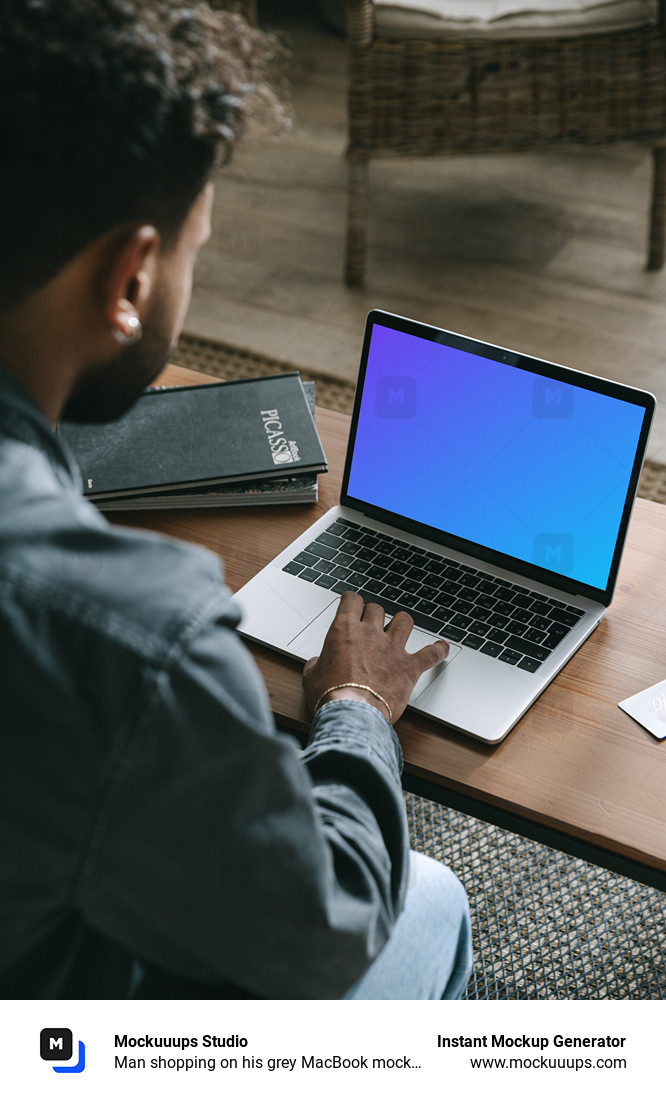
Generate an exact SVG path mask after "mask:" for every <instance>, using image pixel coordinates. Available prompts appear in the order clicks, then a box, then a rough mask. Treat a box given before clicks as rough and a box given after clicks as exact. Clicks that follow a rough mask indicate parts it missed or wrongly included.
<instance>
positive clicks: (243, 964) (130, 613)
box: [0, 0, 470, 998]
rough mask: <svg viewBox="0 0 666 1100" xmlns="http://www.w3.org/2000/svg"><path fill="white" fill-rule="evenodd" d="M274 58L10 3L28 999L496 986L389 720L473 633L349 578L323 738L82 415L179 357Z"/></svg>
mask: <svg viewBox="0 0 666 1100" xmlns="http://www.w3.org/2000/svg"><path fill="white" fill-rule="evenodd" d="M266 49H267V47H266V40H265V39H264V38H263V37H262V36H261V35H260V34H259V33H258V32H256V31H252V30H250V29H249V28H247V27H246V26H245V24H244V23H243V22H242V21H241V20H239V19H238V18H236V17H221V16H220V17H218V16H214V15H212V13H210V12H209V11H208V10H207V9H203V8H199V7H193V8H190V9H188V10H183V9H180V8H179V7H178V6H177V5H174V4H173V3H171V2H169V0H6V2H5V10H4V12H3V27H2V30H0V148H1V149H2V156H3V162H4V163H3V170H2V173H0V197H1V199H2V202H1V204H0V210H1V211H2V213H1V215H0V217H1V219H2V220H1V224H2V242H1V243H2V247H1V248H0V365H1V369H0V589H1V592H2V598H1V600H0V652H1V656H2V677H3V688H2V700H3V702H2V718H1V720H0V722H1V731H2V742H1V743H2V757H3V767H2V771H1V772H0V775H1V778H0V994H1V995H3V996H5V997H21V998H23V997H77V998H81V997H83V998H86V997H124V996H128V995H132V994H136V995H144V996H249V997H281V998H303V997H316V998H324V997H335V998H338V997H440V996H445V997H455V996H459V995H460V994H461V992H462V990H463V989H464V985H465V982H466V979H467V977H468V973H469V966H470V963H469V919H468V914H467V908H466V901H465V898H464V894H463V891H462V888H461V887H460V885H459V884H458V883H457V880H455V878H454V877H453V876H452V875H451V874H450V872H448V871H447V870H446V869H445V868H443V867H442V866H441V865H439V864H436V863H434V861H429V860H425V858H424V857H420V858H419V859H415V858H414V857H412V859H411V861H410V859H409V853H408V850H407V839H406V838H407V830H406V820H405V811H404V803H403V800H402V795H401V787H400V779H399V775H400V763H401V760H400V749H399V746H398V742H397V739H396V737H395V734H394V732H393V730H392V728H391V725H390V724H389V719H390V720H392V721H394V720H395V719H396V718H398V717H399V715H400V713H401V712H402V710H403V709H404V707H405V706H406V703H407V700H408V698H409V695H410V691H411V688H412V686H413V684H414V683H415V681H416V679H417V678H418V676H419V675H420V674H421V673H422V672H423V671H424V670H425V669H427V668H430V667H432V666H433V665H435V664H436V663H437V662H438V661H439V660H441V659H442V658H443V657H444V656H445V654H446V649H447V646H446V643H444V642H436V643H434V644H433V645H431V646H427V647H426V648H425V649H423V650H422V651H421V652H420V653H418V654H411V655H410V654H408V653H407V652H406V650H405V642H406V639H407V637H408V635H409V632H410V628H411V620H410V619H409V617H408V616H407V615H405V614H400V615H397V616H396V617H395V618H394V619H393V621H392V622H391V624H390V625H389V627H388V628H387V629H386V630H384V615H383V612H382V611H381V609H380V608H379V607H378V606H375V605H368V606H364V604H363V601H362V600H361V598H360V597H359V596H357V595H355V594H346V595H345V596H344V597H343V599H342V600H341V603H340V610H339V613H338V616H337V618H336V620H335V622H334V624H333V627H332V628H331V632H330V634H329V636H328V638H327V639H326V643H325V646H324V649H323V652H322V654H321V656H320V658H319V659H317V660H316V661H313V662H310V664H309V665H308V667H307V668H306V670H305V674H304V690H305V692H306V698H307V700H308V702H309V704H310V706H311V708H312V709H313V710H315V711H316V713H315V715H314V719H313V723H312V730H311V735H310V740H309V744H308V747H307V748H306V750H305V752H303V753H302V754H301V753H299V751H298V749H297V747H296V746H295V745H294V743H293V742H292V740H291V739H290V738H288V737H286V736H283V735H281V734H279V733H278V732H277V731H276V730H275V728H274V724H273V719H272V716H271V713H270V710H269V707H268V702H267V698H266V693H265V689H264V687H263V684H262V683H261V681H260V678H259V675H258V672H257V670H256V668H255V667H254V665H253V664H252V661H251V660H250V658H249V656H248V654H247V652H246V651H245V650H244V648H243V646H242V644H241V643H240V641H239V639H238V637H237V635H236V633H235V628H236V625H237V621H238V615H237V612H236V610H235V609H234V607H233V605H232V603H231V602H230V599H229V593H228V590H227V589H225V587H224V585H223V583H222V580H221V576H220V563H219V562H218V560H217V559H216V558H215V557H214V556H213V555H212V554H209V553H208V552H205V551H203V550H201V549H199V548H195V547H191V546H186V545H184V544H181V543H178V542H176V541H175V540H167V539H163V538H158V537H156V536H151V535H149V534H142V533H137V532H134V531H130V530H124V529H123V528H120V527H112V526H110V525H109V524H108V523H107V522H106V521H105V520H104V518H103V517H102V516H101V515H100V514H99V513H98V512H97V511H96V510H95V509H94V508H93V507H92V506H91V505H90V504H89V503H87V502H86V501H84V499H83V498H82V496H81V494H80V477H79V474H78V472H77V470H76V469H75V467H74V465H73V462H72V460H71V458H70V457H69V455H68V454H67V452H66V451H65V450H63V448H62V446H61V445H60V442H59V439H58V437H56V436H55V435H54V433H53V430H52V429H53V425H54V424H55V423H56V421H57V420H58V419H59V418H60V417H61V416H63V415H66V416H68V417H70V418H73V419H83V420H92V421H95V420H110V419H113V418H114V417H117V416H118V415H119V414H120V413H122V412H123V411H124V410H125V409H127V408H128V407H129V405H130V404H131V403H132V401H133V400H134V399H135V398H136V396H137V395H138V393H139V392H140V391H141V390H142V389H143V388H144V387H145V386H146V385H147V384H148V383H149V382H150V381H151V380H152V379H153V378H154V377H155V376H156V374H157V373H158V372H159V370H160V369H161V368H162V366H163V365H164V363H165V362H166V361H167V360H168V358H169V355H170V352H171V350H172V349H173V347H174V345H175V342H176V339H177V337H178V334H179V332H180V329H181V326H182V324H183V320H184V317H185V312H186V309H187V304H188V301H189V296H190V289H191V280H192V270H193V265H194V262H195V258H196V254H197V252H198V250H199V249H200V247H201V246H202V244H203V243H204V242H205V240H206V238H207V235H208V233H209V230H210V210H211V199H212V184H211V182H210V181H211V176H212V173H213V170H214V168H215V166H216V163H217V159H218V156H219V152H220V149H221V150H222V152H223V154H225V155H227V156H228V155H229V153H230V150H231V147H232V145H233V142H234V140H235V137H236V136H237V135H238V133H239V131H240V127H241V113H242V112H241V101H240V98H239V97H240V96H241V95H242V94H243V92H244V90H245V89H246V87H247V85H248V83H249V82H250V81H251V80H254V91H253V93H252V95H253V96H254V107H252V106H251V102H252V100H251V99H248V104H247V106H246V108H245V113H246V115H248V116H249V115H250V113H251V111H252V110H254V111H255V112H259V111H263V112H264V113H266V112H267V111H268V110H269V109H272V110H273V111H274V112H275V111H277V110H279V105H277V103H276V102H275V101H272V100H271V94H270V92H269V90H268V89H267V88H266V86H265V85H264V84H263V83H262V82H261V79H260V78H257V76H256V75H255V74H253V73H252V71H251V63H250V61H249V60H248V58H253V57H256V56H257V55H258V54H261V53H262V52H265V51H266ZM271 104H272V108H271ZM350 685H355V686H350ZM410 862H411V864H412V871H411V878H410V877H409V876H410V867H409V865H410ZM408 879H409V889H407V885H408ZM405 897H406V898H407V901H406V906H405V909H404V912H403V913H402V916H401V915H400V914H401V910H402V908H403V905H404V904H405Z"/></svg>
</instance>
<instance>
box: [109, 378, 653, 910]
mask: <svg viewBox="0 0 666 1100" xmlns="http://www.w3.org/2000/svg"><path fill="white" fill-rule="evenodd" d="M192 380H197V381H207V382H210V381H211V379H210V378H208V377H206V376H202V375H197V374H194V373H193V372H191V371H184V370H182V369H181V368H174V367H169V368H167V371H166V372H165V375H164V377H163V378H161V379H160V381H164V382H168V383H183V382H192ZM317 424H318V427H319V432H320V435H321V437H322V441H323V444H324V448H325V450H326V454H327V456H328V460H329V466H330V472H329V473H328V474H325V475H322V476H320V478H319V501H318V503H317V504H312V505H294V506H278V507H274V508H269V507H266V508H256V509H255V508H235V509H219V510H218V509H215V510H212V511H205V510H203V511H195V510H191V511H181V512H178V511H172V512H146V513H141V514H139V515H137V514H133V513H127V514H125V515H123V516H122V517H120V516H119V517H118V518H119V519H121V521H122V522H125V523H131V524H134V525H137V526H143V527H150V528H151V529H152V530H156V531H162V532H165V533H168V534H170V535H175V536H178V537H180V538H184V539H187V540H190V541H193V542H197V543H201V544H203V545H205V546H208V547H209V548H210V549H211V550H214V551H215V552H217V553H219V554H220V555H221V556H222V558H223V559H224V562H225V567H226V577H227V581H228V583H229V585H230V587H231V588H232V589H234V590H236V589H237V588H239V587H240V586H241V585H242V584H244V583H245V581H247V580H248V579H249V578H250V577H251V576H253V575H254V574H255V573H256V572H257V571H258V570H259V569H260V568H261V567H262V566H263V565H265V564H266V563H267V562H268V561H269V560H270V559H271V558H272V557H274V556H275V555H276V554H277V553H278V552H279V551H280V550H282V549H284V547H285V546H286V545H287V544H288V543H289V542H290V541H291V540H292V539H293V538H295V537H296V535H297V534H299V533H300V532H301V531H302V530H303V529H304V528H305V527H306V526H307V525H309V524H310V523H312V522H313V521H314V520H315V519H316V518H317V517H318V516H319V515H321V514H322V513H323V512H324V511H326V510H327V509H328V508H329V507H330V506H331V505H332V504H335V503H337V502H338V495H339V489H340V480H341V475H342V467H343V460H344V455H345V450H346V444H347V432H348V425H349V418H348V417H346V416H342V415H341V414H339V413H334V412H330V411H328V410H326V409H318V410H317ZM250 648H251V650H252V652H253V654H254V656H255V658H256V660H257V663H258V665H259V667H260V669H261V672H262V674H263V676H264V679H265V681H266V684H267V687H268V691H269V694H270V698H271V705H272V708H273V711H274V713H275V716H276V719H277V721H278V722H279V723H280V724H281V725H284V726H289V727H291V728H293V729H295V730H298V731H301V732H303V731H305V730H306V729H307V727H308V724H309V719H308V715H307V713H306V710H305V706H304V701H303V693H302V688H301V671H300V666H299V665H298V664H297V663H296V662H294V661H292V660H290V659H288V658H286V657H281V656H279V655H277V654H274V653H272V652H270V651H269V650H266V649H262V648H261V647H260V646H256V645H252V646H251V647H250ZM664 678H666V507H663V506H662V505H658V504H654V503H652V502H650V501H646V500H638V501H637V502H636V506H635V509H634V514H633V518H632V521H631V525H630V528H629V537H628V541H627V546H626V550H625V555H624V560H623V563H622V566H621V569H620V574H619V579H618V584H617V589H616V594H615V599H614V601H613V604H612V605H611V607H610V608H609V610H608V612H607V614H606V617H605V618H604V619H603V621H602V622H601V624H600V625H599V627H598V628H597V630H596V631H595V632H594V634H593V635H592V637H591V638H590V639H589V640H588V641H587V642H585V644H584V645H583V647H582V648H581V649H580V650H579V651H578V653H576V654H575V656H574V657H572V659H571V661H570V662H569V663H568V665H567V666H566V667H565V668H564V669H563V671H562V672H561V673H560V674H559V676H558V677H557V678H556V679H555V681H554V682H553V683H552V684H551V685H550V686H549V687H548V688H547V689H546V691H545V692H544V693H543V695H542V696H541V697H540V698H539V699H538V700H537V702H536V703H535V704H534V706H533V707H532V708H531V709H530V710H529V711H528V713H527V715H526V716H525V717H524V718H523V719H522V720H521V721H520V722H519V723H518V725H517V726H516V727H515V728H514V729H513V730H512V732H511V733H510V734H509V735H508V737H507V738H506V740H504V741H503V742H502V743H501V744H500V745H498V746H496V747H494V748H493V747H488V746H486V745H484V744H483V743H481V742H477V741H474V740H472V739H471V738H469V737H465V736H463V735H462V734H458V733H456V732H454V731H452V730H450V729H448V728H447V727H446V726H442V725H440V724H438V723H436V722H433V721H430V720H428V719H425V718H423V717H422V716H420V715H413V714H411V712H409V711H408V712H407V713H406V714H405V715H404V716H403V717H402V718H401V719H400V721H399V722H398V723H397V726H396V729H397V732H398V734H399V737H400V741H401V743H402V747H403V751H404V756H405V776H404V782H405V787H406V788H407V789H409V790H413V791H415V792H416V793H419V794H423V795H425V796H426V797H430V798H433V799H435V800H437V801H439V802H441V803H443V804H445V805H450V806H453V807H455V808H458V809H461V810H463V811H465V812H467V813H471V814H473V815H474V816H477V817H479V818H482V819H485V820H488V821H493V822H495V823H497V824H499V825H502V826H503V827H505V828H510V829H512V830H513V831H514V832H517V833H521V834H522V835H525V836H529V837H532V838H534V839H537V840H539V841H541V842H543V843H545V844H549V845H550V846H551V847H555V848H559V849H561V850H563V851H566V852H570V853H571V854H574V855H579V856H582V857H583V858H585V859H588V860H590V861H592V862H596V863H598V864H600V865H601V866H605V867H609V868H610V869H612V870H615V871H618V872H620V873H622V874H627V875H630V876H631V877H633V878H635V879H637V880H639V881H642V882H646V883H648V884H650V885H655V886H658V887H659V888H660V889H666V741H664V742H659V741H657V740H655V739H654V738H653V737H652V736H651V735H650V734H649V733H648V732H647V731H646V730H644V729H643V728H642V727H641V726H639V725H638V724H637V723H635V722H634V721H633V720H632V719H631V718H629V716H628V715H627V714H625V713H624V712H623V711H622V710H620V709H619V708H618V706H617V704H618V701H619V700H620V699H624V698H626V697H627V696H628V695H632V694H634V693H635V692H637V691H640V690H641V689H643V688H645V687H648V686H649V685H650V684H653V683H656V682H657V681H658V680H661V679H664ZM480 688H481V689H482V685H480Z"/></svg>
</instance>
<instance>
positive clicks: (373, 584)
mask: <svg viewBox="0 0 666 1100" xmlns="http://www.w3.org/2000/svg"><path fill="white" fill-rule="evenodd" d="M363 588H364V590H365V591H366V592H370V593H374V594H375V595H379V593H380V592H381V591H382V590H383V589H384V588H386V585H385V584H384V583H383V581H374V580H368V578H367V577H365V579H364V581H363Z"/></svg>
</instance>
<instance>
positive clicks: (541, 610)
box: [283, 519, 584, 672]
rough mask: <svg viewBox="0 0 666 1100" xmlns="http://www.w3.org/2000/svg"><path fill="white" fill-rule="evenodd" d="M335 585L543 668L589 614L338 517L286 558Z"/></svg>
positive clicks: (316, 579)
mask: <svg viewBox="0 0 666 1100" xmlns="http://www.w3.org/2000/svg"><path fill="white" fill-rule="evenodd" d="M283 568H284V571H285V572H286V573H292V574H294V575H296V576H298V577H300V578H301V580H304V581H311V582H312V583H313V584H318V585H320V586H321V587H322V588H329V589H330V590H331V591H332V592H337V593H342V592H346V591H347V590H348V589H352V591H354V592H359V593H360V595H361V596H362V597H363V599H364V600H365V601H366V603H368V602H375V603H380V604H381V605H382V607H383V608H384V610H385V611H386V612H387V613H388V614H389V615H395V614H396V612H397V611H408V612H409V614H410V615H411V616H412V618H413V619H414V623H415V625H416V626H419V627H422V628H423V629H424V630H429V631H432V632H433V633H434V634H439V635H441V636H442V637H443V638H447V639H448V640H449V641H452V642H457V643H458V644H459V645H463V646H467V647H468V648H470V649H476V650H479V651H480V652H481V653H485V654H487V656H488V657H494V658H496V659H497V660H499V661H504V662H505V663H506V664H509V665H517V666H518V668H522V669H525V670H526V671H527V672H536V671H537V669H538V668H539V667H540V666H541V665H542V664H543V662H544V661H545V660H546V659H547V658H548V657H550V655H551V653H552V652H553V650H554V649H555V647H556V646H558V645H559V644H560V642H561V641H562V640H563V639H564V638H565V637H566V636H567V634H568V633H569V631H570V630H571V628H572V627H574V626H575V625H576V623H577V622H578V620H579V619H580V618H582V616H583V614H584V613H583V612H582V611H581V610H580V608H578V607H572V606H571V605H570V604H567V603H563V602H562V601H560V600H554V599H552V598H550V597H549V596H544V595H542V594H541V593H539V592H533V591H531V590H530V589H529V588H526V587H524V586H523V585H519V584H512V583H510V582H509V581H504V580H501V579H499V578H497V577H494V576H493V575H492V574H491V573H486V572H484V571H483V570H482V569H474V568H473V567H471V566H469V565H463V564H461V563H460V562H457V561H454V560H453V559H452V558H446V557H443V556H440V555H438V554H434V553H431V552H430V551H428V550H421V549H419V547H415V546H413V545H412V544H410V543H408V542H403V541H402V540H401V539H398V538H395V537H394V536H393V535H385V534H383V533H378V532H377V531H373V530H372V529H371V528H369V527H364V526H363V525H362V524H360V523H354V522H352V521H351V520H346V519H338V520H335V521H334V522H333V523H331V524H330V526H329V527H327V529H326V530H325V531H322V532H321V534H319V535H318V536H317V538H316V539H315V540H314V542H311V543H310V545H309V546H306V548H305V550H302V551H301V552H300V554H297V555H296V557H295V558H293V560H292V561H290V562H288V564H287V565H285V566H283Z"/></svg>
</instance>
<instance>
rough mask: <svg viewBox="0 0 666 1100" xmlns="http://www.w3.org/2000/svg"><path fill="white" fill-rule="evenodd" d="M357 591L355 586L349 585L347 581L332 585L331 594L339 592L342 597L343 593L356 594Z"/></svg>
mask: <svg viewBox="0 0 666 1100" xmlns="http://www.w3.org/2000/svg"><path fill="white" fill-rule="evenodd" d="M330 576H331V574H330V573H329V577H330ZM356 591H357V589H356V588H354V585H353V584H349V583H348V582H347V581H336V582H335V584H333V585H331V592H337V593H338V594H339V595H340V596H341V595H342V593H343V592H356Z"/></svg>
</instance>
